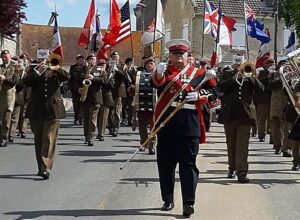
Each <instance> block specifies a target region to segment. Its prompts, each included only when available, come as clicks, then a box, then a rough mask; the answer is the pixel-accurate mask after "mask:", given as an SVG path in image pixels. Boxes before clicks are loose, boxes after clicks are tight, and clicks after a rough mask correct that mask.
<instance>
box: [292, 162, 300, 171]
mask: <svg viewBox="0 0 300 220" xmlns="http://www.w3.org/2000/svg"><path fill="white" fill-rule="evenodd" d="M299 168H300V166H299V165H297V164H294V165H293V166H292V171H299Z"/></svg>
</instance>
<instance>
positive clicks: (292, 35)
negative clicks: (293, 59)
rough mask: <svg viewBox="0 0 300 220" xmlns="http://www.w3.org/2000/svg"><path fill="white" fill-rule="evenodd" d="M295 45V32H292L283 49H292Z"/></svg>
mask: <svg viewBox="0 0 300 220" xmlns="http://www.w3.org/2000/svg"><path fill="white" fill-rule="evenodd" d="M295 43H296V37H295V32H294V31H292V32H291V35H290V37H289V41H288V45H287V46H286V47H285V49H289V48H291V47H293V46H294V45H295Z"/></svg>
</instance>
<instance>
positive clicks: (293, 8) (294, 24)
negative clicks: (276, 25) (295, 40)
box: [279, 0, 300, 36]
mask: <svg viewBox="0 0 300 220" xmlns="http://www.w3.org/2000/svg"><path fill="white" fill-rule="evenodd" d="M279 18H280V19H284V21H285V25H286V26H287V27H288V28H294V29H295V31H296V33H297V35H298V36H300V1H299V0H279Z"/></svg>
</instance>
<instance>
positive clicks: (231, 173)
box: [227, 170, 235, 179]
mask: <svg viewBox="0 0 300 220" xmlns="http://www.w3.org/2000/svg"><path fill="white" fill-rule="evenodd" d="M227 178H229V179H233V178H235V173H234V171H232V170H229V172H228V174H227Z"/></svg>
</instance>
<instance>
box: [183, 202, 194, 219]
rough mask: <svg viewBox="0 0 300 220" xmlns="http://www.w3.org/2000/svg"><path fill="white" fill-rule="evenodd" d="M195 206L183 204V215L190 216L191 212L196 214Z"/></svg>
mask: <svg viewBox="0 0 300 220" xmlns="http://www.w3.org/2000/svg"><path fill="white" fill-rule="evenodd" d="M194 212H195V211H194V207H193V206H192V205H183V212H182V215H183V216H184V217H187V218H189V217H190V216H191V214H194Z"/></svg>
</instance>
